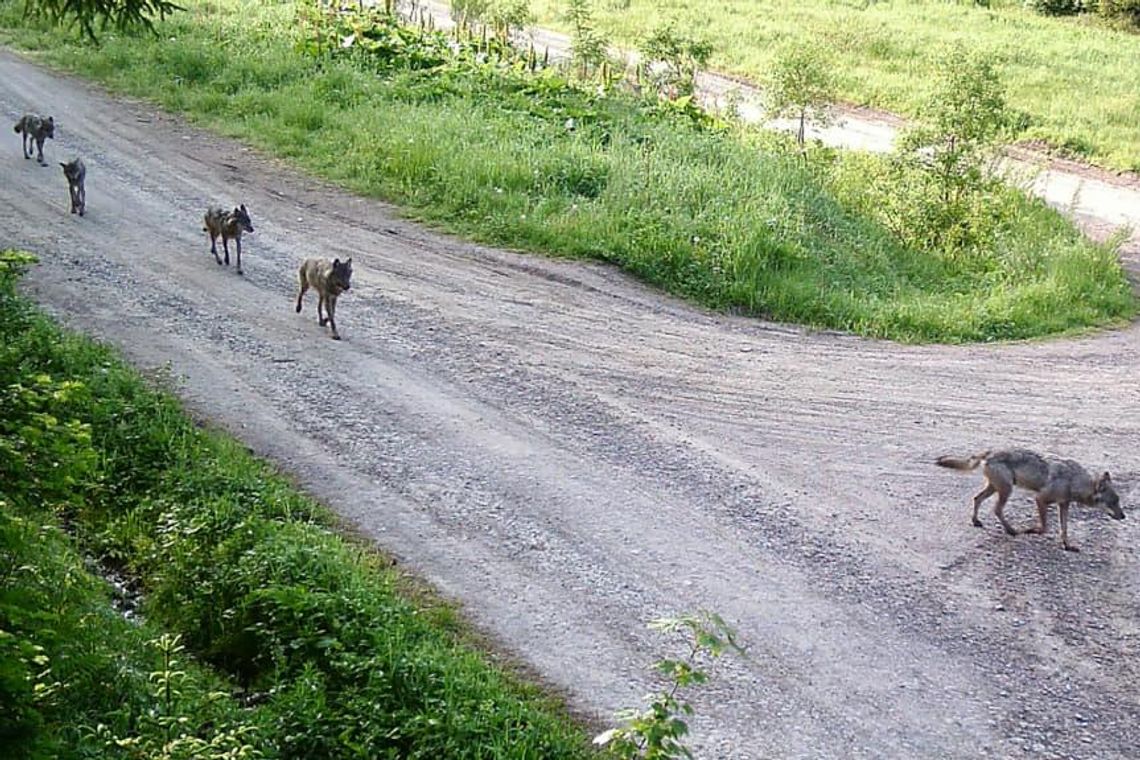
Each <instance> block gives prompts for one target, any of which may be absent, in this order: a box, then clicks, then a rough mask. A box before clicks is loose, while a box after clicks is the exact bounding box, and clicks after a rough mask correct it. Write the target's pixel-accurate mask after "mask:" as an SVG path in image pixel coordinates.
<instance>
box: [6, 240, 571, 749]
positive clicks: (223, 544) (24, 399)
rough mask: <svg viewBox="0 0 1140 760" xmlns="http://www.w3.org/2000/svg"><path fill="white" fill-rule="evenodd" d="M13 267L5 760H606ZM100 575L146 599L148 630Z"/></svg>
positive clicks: (269, 474) (448, 620) (439, 615)
mask: <svg viewBox="0 0 1140 760" xmlns="http://www.w3.org/2000/svg"><path fill="white" fill-rule="evenodd" d="M3 258H4V257H3V256H2V255H0V388H2V389H3V390H4V394H3V396H2V397H0V476H3V495H2V496H0V581H3V582H2V583H0V701H2V703H3V710H0V747H3V755H4V757H5V758H8V757H12V758H24V757H30V758H41V757H42V758H47V757H107V758H111V757H116V758H118V757H139V758H156V757H171V758H174V757H197V758H219V760H220V758H223V757H225V758H237V757H281V758H346V757H360V758H377V757H402V758H444V757H446V758H482V759H488V758H518V759H520V760H521V759H524V758H533V759H534V760H538V759H539V758H584V757H589V756H592V754H591V752H590V750H589V746H588V742H587V740H586V737H585V736H584V734H583V733H582V732H581V731H580V730H579V729H578V728H577V727H576V726H575V725H574V724H573V723H572V722H571V721H570V720H568V719H567V718H566V716H565V714H564V713H562V712H561V711H560V710H559V709H558V708H557V707H556V706H555V705H554V704H553V703H552V702H551V701H550V699H549V698H547V697H545V696H544V695H542V694H541V693H540V692H539V691H538V690H537V689H535V688H533V687H530V686H525V685H523V684H521V683H519V682H518V681H517V680H516V679H515V678H514V677H512V676H511V675H510V674H508V673H506V672H504V671H503V670H501V669H500V668H498V667H496V666H494V665H492V664H491V662H490V658H488V657H487V656H486V655H485V654H483V653H481V652H479V651H477V650H475V649H474V648H472V647H471V646H470V645H469V644H468V643H466V642H467V641H468V640H469V636H468V635H467V634H465V633H464V631H463V628H462V626H461V625H460V624H459V623H458V621H457V619H456V616H455V615H454V613H453V612H452V611H451V610H450V609H449V608H447V607H446V606H443V605H440V604H438V603H434V604H432V603H429V600H428V599H427V598H425V597H422V595H421V596H420V597H418V601H417V602H415V603H413V601H412V600H411V598H410V597H409V596H408V595H407V587H406V585H404V584H402V583H401V580H400V578H399V577H398V576H397V575H396V574H395V573H394V571H392V570H391V569H390V567H389V565H388V563H386V562H385V561H383V560H382V558H380V557H378V556H377V555H375V554H373V553H371V552H370V551H366V550H364V549H363V548H361V547H358V546H355V545H353V544H350V543H348V542H346V541H345V540H344V539H342V538H340V537H338V536H337V535H336V534H335V532H334V531H332V530H331V529H330V527H329V526H330V524H331V518H330V516H329V515H327V514H326V513H325V512H324V510H323V509H322V508H320V507H319V506H318V505H316V504H314V503H312V502H311V501H309V500H308V499H307V498H305V497H304V496H302V495H300V494H298V493H297V492H296V491H294V490H293V489H292V488H291V486H290V485H289V484H288V483H287V482H286V480H285V479H284V478H283V477H281V476H279V475H277V474H275V473H274V472H273V471H272V470H271V468H270V467H268V466H267V465H266V464H265V463H263V462H260V461H257V460H255V459H254V458H253V457H251V456H250V455H249V454H248V453H247V452H246V451H245V449H244V448H243V447H241V446H240V445H238V444H237V443H236V442H234V441H232V440H230V439H227V438H225V437H223V436H220V435H215V434H213V433H210V432H207V431H204V430H202V429H199V428H198V427H196V426H195V424H194V423H193V422H192V420H190V419H189V418H188V417H187V416H186V415H185V414H184V413H183V412H182V411H181V410H180V408H179V406H178V404H177V402H176V401H175V400H174V398H173V397H172V396H171V395H169V394H167V393H165V392H161V391H156V390H153V389H151V388H150V387H148V386H147V384H145V383H144V382H143V381H142V380H141V379H140V378H139V377H138V376H137V375H136V374H135V373H134V372H133V371H131V370H130V369H129V368H127V367H126V366H125V365H124V364H123V363H122V362H121V361H120V360H119V359H118V358H117V357H116V356H115V355H114V353H113V352H111V351H110V350H108V349H106V348H104V347H101V346H99V345H96V344H94V343H92V342H90V341H88V340H86V339H84V338H81V337H79V336H76V335H72V334H69V333H63V332H61V331H60V330H59V329H58V328H57V327H56V326H55V325H53V324H52V323H51V322H50V321H49V320H48V319H46V318H45V317H44V316H42V315H41V314H39V313H38V312H36V310H35V309H34V307H33V306H32V305H31V304H29V303H28V302H27V301H26V300H24V299H23V298H20V297H19V296H17V295H16V294H15V292H14V278H13V276H12V275H11V267H9V266H6V265H5V264H4V263H3V261H2V259H3ZM61 525H65V526H67V527H68V529H69V531H70V534H64V533H63V531H61V529H60V526H61ZM81 554H82V555H86V556H90V557H94V558H98V559H99V560H100V561H101V562H102V563H103V564H104V565H105V566H108V567H113V568H116V569H118V570H119V571H120V572H122V573H123V574H124V575H125V576H127V577H129V578H131V579H133V580H134V582H135V584H137V587H138V589H139V590H140V591H141V594H142V606H141V612H142V615H143V619H144V621H145V622H144V623H143V624H142V625H141V626H136V625H133V624H131V623H128V622H127V621H126V620H124V619H123V618H122V617H120V616H119V615H118V614H117V613H115V612H113V611H112V609H111V607H110V605H109V601H108V596H109V595H108V592H107V589H106V586H105V584H102V583H101V582H99V581H98V580H96V579H95V578H94V577H93V576H92V575H91V574H90V572H89V570H88V568H87V566H86V565H85V563H84V562H83V561H82V560H81V559H80V555H81ZM164 634H166V635H164ZM172 635H177V636H178V637H179V641H180V642H181V645H183V646H184V647H185V652H181V653H179V652H177V651H176V650H175V648H174V647H173V646H172V639H171V638H170V636H172ZM172 656H173V657H175V658H176V660H177V661H172V659H171V658H172ZM168 685H169V688H167V686H168ZM173 740H178V742H179V745H178V751H174V750H172V749H171V748H170V746H169V745H170V742H171V741H173ZM201 745H209V746H201ZM195 747H196V749H195ZM243 747H244V748H245V749H244V750H243V752H244V754H240V753H239V752H238V751H239V750H241V749H242V748H243ZM191 750H194V751H193V752H191ZM230 752H232V754H227V753H230Z"/></svg>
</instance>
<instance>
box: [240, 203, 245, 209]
mask: <svg viewBox="0 0 1140 760" xmlns="http://www.w3.org/2000/svg"><path fill="white" fill-rule="evenodd" d="M239 208H240V209H241V210H242V211H245V204H244V203H243V204H241V206H239Z"/></svg>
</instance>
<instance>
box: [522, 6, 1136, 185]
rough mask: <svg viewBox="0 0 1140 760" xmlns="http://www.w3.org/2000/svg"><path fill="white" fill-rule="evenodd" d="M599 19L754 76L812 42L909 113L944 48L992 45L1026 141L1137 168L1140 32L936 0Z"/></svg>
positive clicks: (889, 104) (869, 100) (684, 9)
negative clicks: (662, 36)
mask: <svg viewBox="0 0 1140 760" xmlns="http://www.w3.org/2000/svg"><path fill="white" fill-rule="evenodd" d="M532 7H533V8H534V9H535V12H536V15H537V17H538V22H539V24H541V25H543V26H547V27H550V28H558V29H561V30H562V31H568V29H567V25H566V23H565V21H564V20H563V19H562V15H563V14H564V13H565V8H566V3H565V2H564V0H534V2H533V3H532ZM594 9H595V11H594V12H595V16H596V18H597V21H598V27H599V28H600V29H602V30H604V31H605V32H607V33H610V34H612V35H613V38H614V40H615V41H616V42H618V43H620V44H622V45H624V46H627V47H636V45H637V43H638V40H639V39H640V38H641V37H642V35H643V34H644V32H645V30H647V29H650V28H652V27H653V26H654V25H655V24H656V23H659V22H661V21H664V20H667V19H673V20H676V21H678V22H679V24H678V27H679V28H680V29H684V30H692V31H697V32H699V33H702V34H704V35H705V36H706V37H707V38H708V39H709V40H710V41H711V42H712V43H713V45H714V47H715V53H714V56H713V59H712V61H711V66H712V67H713V68H715V69H718V70H721V71H725V72H728V73H732V74H737V75H740V76H743V77H745V78H748V79H751V80H753V81H762V80H763V79H764V77H765V76H766V73H767V71H768V69H769V67H770V65H771V64H772V60H773V57H774V56H775V54H776V53H777V51H778V50H779V49H780V47H781V46H783V45H797V44H803V43H804V42H807V41H812V42H816V43H819V44H821V45H823V46H824V47H826V48H827V49H829V50H830V51H831V52H832V54H833V57H834V64H835V69H834V71H835V73H836V74H837V75H838V76H839V77H840V78H841V80H842V87H841V92H842V96H843V98H844V99H845V100H847V101H849V102H851V103H856V104H859V105H867V106H872V107H876V108H882V109H886V110H890V111H894V112H897V113H900V114H903V115H908V116H913V115H914V114H915V113H916V111H917V109H918V108H919V107H920V106H921V105H922V103H923V102H924V101H925V99H926V97H927V96H928V95H929V88H930V83H931V82H932V80H933V78H934V75H935V73H936V71H937V69H938V66H939V60H940V55H941V51H942V50H943V49H944V48H945V47H947V46H949V45H956V44H961V45H963V46H965V47H966V48H968V49H970V50H973V51H981V52H986V53H990V54H993V55H994V56H995V57H996V59H997V61H998V62H999V67H998V68H999V71H1000V73H1001V74H1002V79H1003V81H1004V82H1005V83H1006V84H1007V85H1008V88H1009V100H1010V103H1011V105H1012V106H1013V107H1015V108H1016V109H1018V110H1020V111H1022V112H1024V113H1026V114H1028V115H1029V117H1030V121H1031V127H1030V129H1029V130H1028V132H1027V133H1026V134H1025V135H1024V138H1026V139H1038V140H1045V141H1047V142H1048V143H1049V144H1051V145H1053V146H1055V147H1060V148H1064V149H1065V150H1066V151H1068V152H1070V153H1073V154H1076V155H1079V156H1081V157H1083V158H1085V159H1087V160H1089V161H1091V162H1093V163H1095V164H1099V165H1102V166H1106V167H1109V168H1112V169H1130V170H1133V171H1140V98H1138V97H1137V96H1136V93H1137V92H1140V66H1138V65H1137V64H1136V62H1137V61H1140V34H1135V33H1129V32H1126V31H1118V30H1114V29H1109V28H1106V27H1105V26H1103V25H1100V24H1097V23H1095V22H1094V21H1093V20H1092V19H1091V18H1089V19H1085V18H1081V19H1058V18H1047V17H1045V16H1041V15H1038V14H1036V13H1034V12H1033V11H1031V10H1028V9H1025V8H1023V7H1022V6H1021V5H1020V3H1017V2H1009V1H1007V2H995V3H994V7H993V8H992V9H985V8H981V7H977V6H975V5H974V4H973V3H971V2H965V1H963V2H945V1H943V0H883V1H882V2H855V1H853V0H852V1H848V0H768V1H767V2H754V1H752V0H734V1H733V0H725V1H723V2H717V3H711V4H710V3H707V2H694V1H693V0H629V2H628V7H626V3H623V2H608V1H607V0H601V1H600V2H596V3H594Z"/></svg>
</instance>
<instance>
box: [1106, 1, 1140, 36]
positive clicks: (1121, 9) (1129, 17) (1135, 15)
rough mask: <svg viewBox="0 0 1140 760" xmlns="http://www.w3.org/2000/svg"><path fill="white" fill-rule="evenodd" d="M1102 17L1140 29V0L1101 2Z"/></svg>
mask: <svg viewBox="0 0 1140 760" xmlns="http://www.w3.org/2000/svg"><path fill="white" fill-rule="evenodd" d="M1097 10H1098V11H1099V12H1100V15H1102V16H1104V17H1106V18H1110V19H1114V20H1119V21H1123V22H1124V23H1126V24H1128V25H1129V26H1131V27H1133V28H1136V29H1140V0H1099V2H1098V3H1097Z"/></svg>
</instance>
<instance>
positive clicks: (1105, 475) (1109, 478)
mask: <svg viewBox="0 0 1140 760" xmlns="http://www.w3.org/2000/svg"><path fill="white" fill-rule="evenodd" d="M1098 482H1100V483H1111V482H1112V476H1111V475H1109V474H1108V470H1105V471H1104V472H1102V473H1101V474H1100V480H1099V481H1098Z"/></svg>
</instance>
